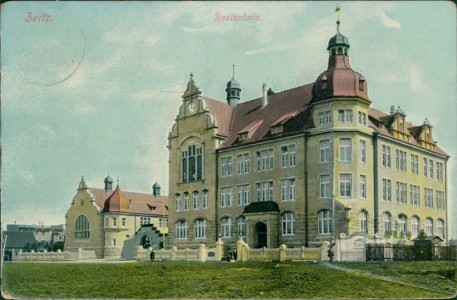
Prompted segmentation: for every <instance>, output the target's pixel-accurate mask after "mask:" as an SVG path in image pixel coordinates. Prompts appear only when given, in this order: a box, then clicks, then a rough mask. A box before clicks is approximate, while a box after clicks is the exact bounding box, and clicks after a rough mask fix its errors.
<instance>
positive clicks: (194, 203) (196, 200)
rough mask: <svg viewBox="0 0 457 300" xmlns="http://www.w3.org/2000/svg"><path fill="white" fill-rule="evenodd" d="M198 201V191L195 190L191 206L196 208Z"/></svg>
mask: <svg viewBox="0 0 457 300" xmlns="http://www.w3.org/2000/svg"><path fill="white" fill-rule="evenodd" d="M198 202H199V195H198V192H197V191H195V192H194V194H193V208H194V210H197V209H198V206H199V204H198Z"/></svg>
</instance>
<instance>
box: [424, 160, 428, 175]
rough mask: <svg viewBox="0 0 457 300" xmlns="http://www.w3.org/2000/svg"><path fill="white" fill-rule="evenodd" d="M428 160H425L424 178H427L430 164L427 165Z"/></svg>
mask: <svg viewBox="0 0 457 300" xmlns="http://www.w3.org/2000/svg"><path fill="white" fill-rule="evenodd" d="M427 162H428V160H427V159H426V158H424V176H425V177H427V176H428V175H427V171H428V166H427V165H428V164H427Z"/></svg>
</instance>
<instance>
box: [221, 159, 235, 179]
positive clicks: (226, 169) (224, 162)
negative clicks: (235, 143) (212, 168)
mask: <svg viewBox="0 0 457 300" xmlns="http://www.w3.org/2000/svg"><path fill="white" fill-rule="evenodd" d="M232 175H233V158H232V157H231V156H230V157H224V158H221V176H222V177H226V176H232Z"/></svg>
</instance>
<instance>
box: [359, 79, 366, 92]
mask: <svg viewBox="0 0 457 300" xmlns="http://www.w3.org/2000/svg"><path fill="white" fill-rule="evenodd" d="M364 83H365V78H364V77H363V76H361V77H360V79H359V90H361V91H363V84H364Z"/></svg>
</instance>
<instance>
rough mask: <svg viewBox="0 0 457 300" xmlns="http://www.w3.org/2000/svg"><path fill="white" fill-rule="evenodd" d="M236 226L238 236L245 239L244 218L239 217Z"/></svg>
mask: <svg viewBox="0 0 457 300" xmlns="http://www.w3.org/2000/svg"><path fill="white" fill-rule="evenodd" d="M237 224H238V236H239V237H245V236H246V217H245V216H241V217H239V218H238V219H237Z"/></svg>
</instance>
